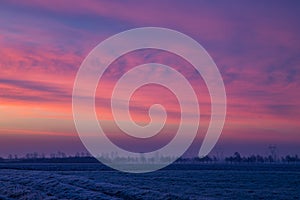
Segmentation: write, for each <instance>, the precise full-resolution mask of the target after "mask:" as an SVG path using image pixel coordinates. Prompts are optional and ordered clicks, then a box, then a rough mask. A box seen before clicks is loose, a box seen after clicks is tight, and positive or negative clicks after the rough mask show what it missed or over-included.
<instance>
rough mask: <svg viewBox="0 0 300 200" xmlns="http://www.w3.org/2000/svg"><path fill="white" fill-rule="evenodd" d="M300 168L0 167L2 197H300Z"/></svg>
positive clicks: (172, 166)
mask: <svg viewBox="0 0 300 200" xmlns="http://www.w3.org/2000/svg"><path fill="white" fill-rule="evenodd" d="M299 169H300V165H299V164H277V163H276V164H173V165H171V166H169V167H167V168H165V169H162V170H159V171H156V172H151V173H145V174H129V173H122V172H118V171H115V170H111V169H109V168H107V167H105V166H103V165H101V164H98V163H0V199H1V200H9V199H24V200H25V199H28V200H29V199H30V200H35V199H37V200H38V199H47V200H50V199H51V200H54V199H149V200H150V199H299V198H300V171H299Z"/></svg>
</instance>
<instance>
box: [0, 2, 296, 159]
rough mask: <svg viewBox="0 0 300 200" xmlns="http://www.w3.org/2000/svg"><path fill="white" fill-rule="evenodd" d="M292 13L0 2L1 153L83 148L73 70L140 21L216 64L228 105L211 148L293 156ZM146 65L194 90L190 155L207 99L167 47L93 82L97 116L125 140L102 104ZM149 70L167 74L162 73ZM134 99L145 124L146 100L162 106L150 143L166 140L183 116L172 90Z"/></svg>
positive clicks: (228, 5)
mask: <svg viewBox="0 0 300 200" xmlns="http://www.w3.org/2000/svg"><path fill="white" fill-rule="evenodd" d="M299 13H300V2H297V1H243V2H241V1H238V0H236V1H231V0H230V1H143V2H141V1H79V0H78V1H71V0H65V1H60V0H52V1H38V0H27V1H14V0H12V1H5V0H0V55H1V57H0V70H1V71H0V72H1V73H0V156H7V155H8V154H19V155H24V154H26V153H28V152H33V151H37V152H45V153H48V154H49V153H51V152H57V151H64V152H66V153H67V154H75V153H76V152H79V151H85V149H84V146H83V145H82V143H81V142H80V140H79V137H78V135H77V132H76V129H75V125H74V122H73V116H72V89H73V83H74V80H75V77H76V73H77V70H78V69H79V67H80V65H81V63H82V61H83V60H84V58H85V57H86V56H87V55H88V53H89V52H90V51H91V50H92V49H93V48H94V47H95V46H96V45H98V44H99V43H100V42H101V41H103V40H104V39H106V38H108V37H110V36H112V35H114V34H117V33H119V32H121V31H125V30H128V29H132V28H138V27H146V26H155V27H164V28H169V29H174V30H177V31H180V32H182V33H184V34H186V35H189V36H190V37H192V38H193V39H195V40H196V41H197V42H199V43H200V44H201V45H202V46H203V47H204V48H205V49H206V50H207V52H208V53H209V54H210V56H211V57H212V58H213V60H214V61H215V63H216V65H217V66H218V68H219V70H220V73H221V75H222V77H223V80H224V84H225V88H226V93H227V101H228V102H227V103H228V104H227V117H226V122H225V126H224V129H223V132H222V135H221V137H220V139H219V142H218V143H217V146H216V147H215V149H214V152H216V151H220V152H224V153H225V154H232V153H233V152H235V151H239V152H241V153H243V154H252V153H255V154H256V153H260V154H267V153H268V146H269V145H277V147H278V151H279V153H280V154H283V155H285V154H295V153H298V154H299V153H300V148H299V147H300V123H299V119H300V92H299V91H300V21H299V15H300V14H299ZM178 48H180V47H178ZM149 62H157V63H163V64H165V65H170V66H172V67H173V68H175V69H177V70H178V71H180V72H181V73H182V74H183V75H185V76H186V77H187V79H188V80H189V81H190V83H191V85H192V86H193V88H194V90H195V91H196V93H197V96H198V100H199V106H200V110H201V121H200V128H199V133H198V137H197V138H196V140H195V142H194V143H193V146H192V148H191V149H190V152H191V154H192V153H193V152H196V151H197V150H198V149H199V148H200V145H201V142H202V139H203V135H204V133H205V131H206V129H207V125H208V121H209V117H210V99H209V94H208V92H207V88H206V86H205V83H204V82H203V81H202V79H201V76H200V75H199V74H197V73H195V71H194V70H193V69H192V66H190V64H189V63H188V62H186V61H185V60H183V59H181V58H180V57H178V56H176V55H174V54H171V53H168V52H163V51H158V50H152V49H148V50H141V51H137V52H131V53H129V54H127V55H124V56H122V57H120V58H119V59H117V60H116V61H115V62H114V63H113V64H112V65H111V66H110V68H109V70H108V71H107V73H106V74H105V76H104V77H103V78H102V79H101V80H100V84H99V87H98V89H97V98H96V105H97V108H96V110H97V114H98V115H99V116H98V117H99V119H100V121H101V122H100V123H102V124H103V126H104V127H105V130H107V131H108V132H110V133H111V134H113V135H114V136H116V137H117V139H118V140H122V139H120V138H122V137H121V136H120V135H119V133H118V130H117V129H116V128H115V125H114V124H113V120H112V116H111V111H110V110H109V106H108V105H109V103H108V100H109V97H110V94H111V92H112V89H113V86H114V84H115V83H116V80H118V78H120V76H121V75H122V74H123V73H125V72H126V71H128V70H129V69H131V68H133V67H135V66H137V65H140V64H143V63H149ZM152 73H156V74H157V75H158V76H164V77H165V78H166V80H170V82H172V81H174V80H172V78H171V77H168V74H166V73H164V72H160V71H155V72H152ZM157 97H160V98H157ZM157 101H158V102H157ZM131 103H132V104H131V111H132V118H133V119H134V120H135V121H136V122H137V123H138V124H146V123H148V122H149V117H148V114H147V112H148V108H149V106H150V105H152V104H154V103H161V104H162V105H164V106H165V107H166V110H168V121H167V126H168V127H166V129H164V130H163V131H162V134H161V136H163V137H161V138H160V139H159V138H157V141H155V144H157V145H158V146H159V145H163V143H164V142H165V140H168V139H170V138H171V137H172V134H173V130H174V129H176V128H177V125H176V124H178V119H179V116H180V113H179V107H178V102H177V101H176V98H175V97H174V95H173V94H171V93H170V92H169V91H168V90H166V89H165V88H162V87H160V86H157V85H152V86H149V87H148V86H145V87H143V88H140V89H139V90H138V91H137V92H136V93H135V94H134V96H133V97H132V102H131ZM163 134H164V135H163Z"/></svg>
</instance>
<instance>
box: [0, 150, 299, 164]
mask: <svg viewBox="0 0 300 200" xmlns="http://www.w3.org/2000/svg"><path fill="white" fill-rule="evenodd" d="M101 159H105V160H106V161H114V162H120V163H122V162H123V163H126V162H127V163H156V162H162V163H166V162H169V161H170V160H174V157H170V156H163V155H156V156H154V157H153V158H145V157H144V156H143V155H141V156H140V157H139V158H130V157H126V158H125V157H124V158H123V157H119V156H118V155H117V154H116V153H111V154H110V155H109V154H105V155H102V157H101ZM0 162H2V163H3V162H14V163H17V162H21V163H97V162H98V160H97V159H96V158H94V157H92V156H91V155H90V154H89V153H86V152H80V153H79V152H78V153H76V154H75V155H73V156H67V155H66V154H65V153H63V152H60V151H58V152H57V153H51V154H50V155H49V156H46V155H45V154H43V153H42V154H38V153H37V152H34V153H27V154H26V155H25V156H24V157H18V156H17V155H8V156H7V159H4V158H1V157H0ZM175 163H177V164H197V163H229V164H236V163H300V158H299V157H298V155H294V156H292V155H287V156H284V157H281V158H279V157H278V158H277V156H276V157H275V156H274V155H272V154H271V155H268V156H261V155H250V156H242V155H241V154H240V153H239V152H235V153H234V154H233V155H232V156H229V157H225V158H224V159H222V160H221V159H219V158H217V157H216V156H205V157H203V158H199V157H194V158H183V157H181V158H178V159H177V160H176V161H175Z"/></svg>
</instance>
